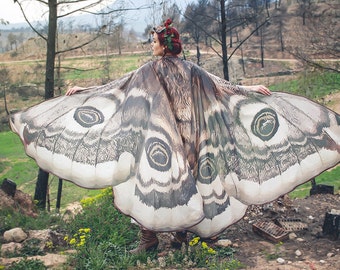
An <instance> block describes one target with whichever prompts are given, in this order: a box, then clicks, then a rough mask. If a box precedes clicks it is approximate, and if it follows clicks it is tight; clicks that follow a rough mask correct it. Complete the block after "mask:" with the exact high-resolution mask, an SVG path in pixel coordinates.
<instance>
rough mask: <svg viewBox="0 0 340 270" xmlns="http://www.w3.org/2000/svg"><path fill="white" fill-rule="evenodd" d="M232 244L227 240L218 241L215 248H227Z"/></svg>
mask: <svg viewBox="0 0 340 270" xmlns="http://www.w3.org/2000/svg"><path fill="white" fill-rule="evenodd" d="M232 244H233V243H232V242H231V241H230V240H229V239H220V240H218V241H217V242H216V246H219V247H229V246H231V245H232Z"/></svg>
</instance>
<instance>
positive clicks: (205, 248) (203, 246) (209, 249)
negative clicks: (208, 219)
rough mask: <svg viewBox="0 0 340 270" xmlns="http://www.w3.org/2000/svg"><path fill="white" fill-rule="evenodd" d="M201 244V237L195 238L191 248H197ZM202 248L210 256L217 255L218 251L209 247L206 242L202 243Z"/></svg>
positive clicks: (191, 242)
mask: <svg viewBox="0 0 340 270" xmlns="http://www.w3.org/2000/svg"><path fill="white" fill-rule="evenodd" d="M199 242H200V237H198V236H197V237H194V238H193V239H192V240H191V241H190V242H189V246H191V247H193V246H196V245H197V244H198V243H199ZM201 247H202V249H203V250H205V251H207V252H208V253H209V254H216V251H215V250H214V249H213V248H211V247H209V246H208V244H207V243H206V242H204V241H202V242H201Z"/></svg>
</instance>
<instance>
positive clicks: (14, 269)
mask: <svg viewBox="0 0 340 270" xmlns="http://www.w3.org/2000/svg"><path fill="white" fill-rule="evenodd" d="M45 269H47V267H46V266H45V265H44V263H43V262H42V261H41V260H38V259H27V258H24V259H22V260H20V261H18V262H13V263H12V264H11V265H10V266H9V267H8V270H45Z"/></svg>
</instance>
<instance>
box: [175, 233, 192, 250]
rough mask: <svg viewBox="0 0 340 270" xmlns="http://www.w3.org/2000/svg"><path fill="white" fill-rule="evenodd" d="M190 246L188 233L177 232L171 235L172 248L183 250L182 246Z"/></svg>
mask: <svg viewBox="0 0 340 270" xmlns="http://www.w3.org/2000/svg"><path fill="white" fill-rule="evenodd" d="M183 243H184V244H188V237H187V232H186V231H182V232H176V233H172V235H171V246H172V247H174V248H181V247H182V244H183Z"/></svg>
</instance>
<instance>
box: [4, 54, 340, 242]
mask: <svg viewBox="0 0 340 270" xmlns="http://www.w3.org/2000/svg"><path fill="white" fill-rule="evenodd" d="M10 123H11V127H12V130H13V131H14V132H16V133H17V134H18V135H19V136H20V138H21V140H22V142H23V144H24V146H25V150H26V153H27V154H28V155H29V156H31V157H32V158H34V159H35V160H36V162H37V164H38V165H39V166H40V167H41V168H42V169H44V170H46V171H49V172H51V173H53V174H55V175H57V176H59V177H61V178H63V179H67V180H69V181H72V182H74V183H75V184H77V185H79V186H81V187H84V188H103V187H107V186H113V190H114V202H115V205H116V206H117V208H119V209H120V210H121V211H122V212H123V213H124V214H126V215H130V216H131V217H133V218H134V219H135V220H137V221H138V222H139V223H140V224H141V225H143V226H144V227H146V228H148V229H151V230H155V231H176V230H183V229H188V230H191V231H193V232H195V233H197V234H199V235H201V236H202V237H210V236H213V235H216V234H218V233H219V232H221V231H223V230H224V229H225V228H226V227H228V226H229V225H231V224H233V223H234V222H236V221H238V220H239V219H240V218H242V216H243V215H244V213H245V211H246V209H247V206H248V205H250V204H261V203H265V202H269V201H272V200H274V199H276V198H277V197H279V196H281V195H283V194H285V193H287V192H289V191H291V190H292V189H294V188H295V187H296V186H297V185H300V184H302V183H304V182H306V181H308V180H309V179H311V178H312V177H314V176H316V175H318V174H320V173H321V172H322V171H324V170H326V169H328V168H330V167H332V166H334V165H336V164H337V163H339V161H340V117H339V115H338V114H336V113H334V112H332V111H331V110H329V109H327V108H325V107H323V106H320V105H318V104H316V103H314V102H313V101H310V100H308V99H306V98H303V97H299V96H295V95H290V94H285V93H273V94H272V95H271V96H262V95H260V94H256V93H247V92H245V91H242V89H240V88H238V87H235V86H233V85H231V84H230V83H228V82H226V81H224V80H221V79H219V78H217V77H215V76H213V75H211V74H209V73H207V72H206V71H204V70H203V69H201V68H199V67H198V66H196V65H194V64H192V63H189V62H186V61H182V60H180V59H176V58H163V59H162V60H159V61H155V62H151V63H148V64H145V65H144V66H142V67H141V68H139V69H138V70H136V71H134V72H131V73H129V74H127V75H126V76H124V77H123V78H121V79H118V80H115V81H113V82H111V83H109V84H107V85H104V86H100V87H93V88H91V89H88V90H86V91H83V92H81V93H77V94H75V95H72V96H67V97H66V96H63V97H58V98H54V99H51V100H48V101H45V102H43V103H41V104H38V105H36V106H34V107H31V108H29V109H27V110H25V111H22V112H19V113H16V114H14V115H12V116H11V118H10Z"/></svg>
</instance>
